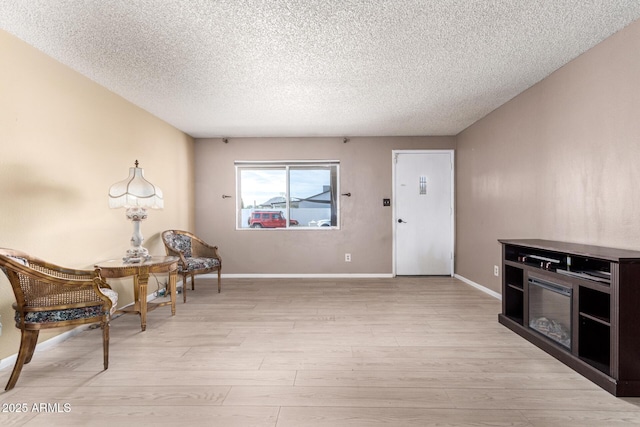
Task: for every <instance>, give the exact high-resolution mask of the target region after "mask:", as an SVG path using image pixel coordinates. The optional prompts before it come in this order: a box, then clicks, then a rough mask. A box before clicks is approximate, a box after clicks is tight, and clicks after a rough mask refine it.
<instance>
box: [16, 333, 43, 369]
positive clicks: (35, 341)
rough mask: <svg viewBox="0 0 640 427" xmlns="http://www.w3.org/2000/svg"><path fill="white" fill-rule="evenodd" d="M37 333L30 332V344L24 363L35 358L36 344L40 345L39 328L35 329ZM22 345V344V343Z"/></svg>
mask: <svg viewBox="0 0 640 427" xmlns="http://www.w3.org/2000/svg"><path fill="white" fill-rule="evenodd" d="M34 332H35V334H29V344H28V347H27V358H26V359H25V361H24V364H25V365H26V364H27V363H29V362H31V359H32V358H33V354H34V353H35V352H36V345H38V335H39V333H40V331H39V330H36V331H34ZM20 345H21V346H22V344H20Z"/></svg>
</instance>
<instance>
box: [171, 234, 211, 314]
mask: <svg viewBox="0 0 640 427" xmlns="http://www.w3.org/2000/svg"><path fill="white" fill-rule="evenodd" d="M162 241H163V242H164V247H165V249H166V251H167V255H173V256H179V257H180V263H178V273H179V274H182V296H183V300H184V302H187V277H189V276H191V290H195V281H194V277H195V275H197V274H204V273H210V272H212V271H217V272H218V292H220V289H221V285H220V272H221V270H222V259H221V258H220V254H219V253H218V247H217V246H211V245H209V244H208V243H206V242H204V241H203V240H202V239H200V238H198V237H196V236H195V235H194V234H192V233H189V232H188V231H181V230H166V231H164V232H163V233H162Z"/></svg>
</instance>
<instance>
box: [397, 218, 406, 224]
mask: <svg viewBox="0 0 640 427" xmlns="http://www.w3.org/2000/svg"><path fill="white" fill-rule="evenodd" d="M403 222H404V223H405V224H406V223H407V221H404V220H403V219H402V218H400V219H399V220H398V224H402V223H403Z"/></svg>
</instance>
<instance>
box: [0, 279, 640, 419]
mask: <svg viewBox="0 0 640 427" xmlns="http://www.w3.org/2000/svg"><path fill="white" fill-rule="evenodd" d="M499 311H500V302H499V301H498V300H496V299H494V298H493V297H491V296H488V295H486V294H484V293H482V292H480V291H478V290H476V289H475V288H472V287H470V286H468V285H466V284H464V283H462V282H460V281H458V280H456V279H452V278H396V279H368V280H365V279H350V280H294V279H283V280H275V279H262V280H249V279H225V280H223V289H222V293H221V294H218V293H217V292H216V287H215V281H214V280H213V279H207V278H205V279H199V283H198V288H197V289H196V291H195V292H190V297H189V301H188V302H187V304H182V303H179V304H178V307H177V313H176V316H175V317H171V316H170V311H169V307H162V308H159V309H157V310H155V311H153V312H151V313H150V314H149V318H148V325H147V330H146V331H145V332H141V331H140V321H139V318H138V317H136V316H132V315H125V316H121V317H119V318H117V319H114V320H113V321H112V324H111V358H110V366H109V369H108V370H107V371H102V356H101V354H102V353H101V352H102V350H101V335H100V331H99V330H87V331H84V332H82V333H80V334H79V335H77V336H75V337H72V338H70V339H69V340H67V341H64V342H63V343H61V344H59V345H57V346H55V347H53V348H50V349H47V350H45V351H40V352H37V353H36V354H35V356H34V358H33V360H32V362H31V363H30V364H29V365H26V366H25V368H24V370H23V373H22V376H21V377H20V380H19V381H18V384H17V386H16V388H15V389H14V390H12V391H10V392H4V393H1V394H0V404H2V405H3V407H5V408H6V404H26V406H27V408H28V411H27V412H26V413H20V414H16V413H6V412H4V413H2V412H0V425H3V426H7V425H26V426H52V425H64V426H110V427H112V426H118V425H139V426H142V425H154V426H185V427H186V426H200V425H202V426H205V425H206V426H249V425H251V426H277V427H289V426H296V427H298V426H331V427H336V426H563V427H567V426H580V427H584V426H598V427H600V426H621V425H627V426H630V425H640V399H638V398H633V399H631V398H625V399H621V398H615V397H613V396H612V395H610V394H609V393H607V392H605V391H603V390H602V389H600V388H599V387H598V386H596V385H594V384H593V383H591V382H590V381H588V380H586V379H584V378H583V377H582V376H580V375H578V374H576V373H575V372H574V371H572V370H571V369H569V368H568V367H566V366H565V365H563V364H562V363H560V362H558V361H556V360H555V359H554V358H552V357H551V356H549V355H547V354H546V353H544V352H543V351H541V350H539V349H538V348H536V347H534V346H533V345H531V344H529V343H528V342H527V341H525V340H524V339H522V338H520V337H518V336H517V335H515V334H514V333H512V332H510V331H509V330H507V329H506V328H504V327H503V326H501V325H499V324H498V321H497V314H498V312H499ZM7 323H8V322H7ZM6 326H7V327H9V325H8V324H7V325H6ZM639 363H640V361H639ZM9 373H10V368H8V369H4V370H3V371H0V383H1V384H2V386H3V387H4V384H5V383H6V381H7V380H8V376H9ZM34 403H35V404H43V403H44V404H49V407H48V408H46V407H43V409H48V410H51V409H55V406H54V405H53V404H59V409H60V411H61V412H55V413H52V412H47V411H44V412H36V411H34V410H33V409H34V408H33V404H34ZM65 404H66V406H65ZM37 407H38V406H37ZM65 409H68V410H69V412H64V411H65Z"/></svg>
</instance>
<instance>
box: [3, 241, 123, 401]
mask: <svg viewBox="0 0 640 427" xmlns="http://www.w3.org/2000/svg"><path fill="white" fill-rule="evenodd" d="M0 270H2V271H3V272H4V274H5V275H6V276H7V278H8V279H9V282H10V283H11V287H12V288H13V293H14V295H15V297H16V302H15V304H13V308H14V310H15V312H16V313H15V321H16V328H18V329H20V332H21V338H20V350H19V351H18V357H17V359H16V364H15V366H14V368H13V372H12V373H11V377H9V382H8V383H7V386H6V388H5V390H11V389H12V388H13V387H14V386H15V385H16V383H17V382H18V377H19V376H20V372H21V371H22V367H23V366H24V365H25V364H27V363H29V362H31V358H32V357H33V353H34V351H35V349H36V344H37V342H38V335H39V333H40V330H41V329H49V328H58V327H65V326H77V325H83V324H88V323H98V324H100V326H101V327H102V353H103V359H104V369H107V368H108V367H109V321H110V320H111V315H112V314H113V313H114V312H115V310H116V308H117V305H118V294H117V293H116V292H115V291H113V290H111V288H110V287H109V285H108V284H107V283H106V282H105V281H104V280H103V279H102V277H101V276H100V270H98V269H97V270H72V269H69V268H64V267H59V266H57V265H54V264H50V263H48V262H45V261H43V260H41V259H38V258H35V257H33V256H30V255H28V254H26V253H24V252H20V251H16V250H12V249H2V248H0Z"/></svg>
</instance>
